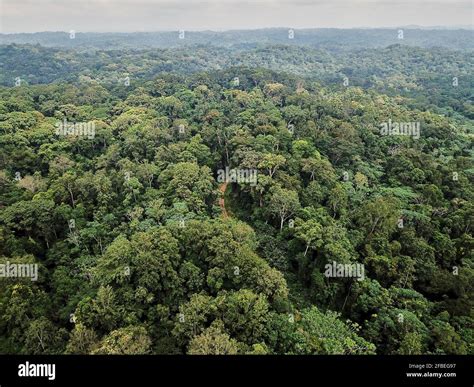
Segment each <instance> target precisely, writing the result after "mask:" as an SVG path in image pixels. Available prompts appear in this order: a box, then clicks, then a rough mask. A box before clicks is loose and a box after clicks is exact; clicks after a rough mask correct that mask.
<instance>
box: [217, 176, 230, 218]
mask: <svg viewBox="0 0 474 387" xmlns="http://www.w3.org/2000/svg"><path fill="white" fill-rule="evenodd" d="M226 189H227V183H222V184H221V185H220V186H219V191H220V192H221V194H222V196H221V197H220V198H219V206H220V207H221V211H222V216H223V218H224V219H227V218H229V214H228V213H227V210H226V209H225V199H224V194H225V190H226Z"/></svg>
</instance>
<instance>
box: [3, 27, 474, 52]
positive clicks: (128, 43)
mask: <svg viewBox="0 0 474 387" xmlns="http://www.w3.org/2000/svg"><path fill="white" fill-rule="evenodd" d="M290 29H291V28H269V29H261V30H248V31H247V30H246V31H224V32H213V31H200V32H193V31H185V33H184V39H179V31H172V32H135V33H91V32H89V33H83V32H80V31H75V38H74V39H70V33H69V32H39V33H34V34H0V44H8V43H19V44H25V43H30V44H37V43H38V44H41V45H42V46H50V47H53V46H54V47H69V48H70V47H75V48H96V49H105V50H107V49H121V48H150V47H152V48H168V47H177V46H183V45H193V44H205V45H207V46H209V45H212V46H232V45H236V44H237V45H241V46H242V47H246V48H250V47H252V46H255V45H258V44H287V43H288V42H289V41H290V43H291V44H293V45H305V46H310V47H314V48H325V49H331V50H344V49H347V48H350V49H353V48H377V47H385V46H388V45H390V44H394V43H396V42H400V43H402V44H406V45H410V46H418V47H425V48H429V47H445V48H448V49H463V50H472V49H473V48H474V39H473V34H474V32H473V30H472V29H457V30H449V29H420V28H413V27H411V28H410V27H400V28H395V29H388V28H383V29H382V28H373V29H336V28H323V29H298V30H293V31H294V38H293V39H289V36H290V35H289V33H288V31H289V30H290ZM399 30H402V31H403V39H399V36H400V35H399Z"/></svg>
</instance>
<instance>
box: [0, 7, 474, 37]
mask: <svg viewBox="0 0 474 387" xmlns="http://www.w3.org/2000/svg"><path fill="white" fill-rule="evenodd" d="M0 13H1V19H0V21H1V23H0V31H1V32H4V33H11V32H37V31H70V30H75V31H78V32H90V31H97V32H107V31H110V32H116V31H122V32H130V31H162V30H173V31H176V30H180V29H183V30H227V29H254V28H265V27H291V28H325V27H339V28H350V27H398V26H406V25H420V26H459V25H463V26H468V25H472V23H473V21H474V12H473V0H241V1H238V0H0Z"/></svg>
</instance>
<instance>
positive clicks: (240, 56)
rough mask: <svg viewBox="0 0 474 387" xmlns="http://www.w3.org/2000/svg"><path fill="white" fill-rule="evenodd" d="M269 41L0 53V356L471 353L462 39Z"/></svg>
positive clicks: (110, 38) (472, 207) (41, 47)
mask: <svg viewBox="0 0 474 387" xmlns="http://www.w3.org/2000/svg"><path fill="white" fill-rule="evenodd" d="M281 34H282V30H259V31H237V32H236V31H234V32H226V33H220V34H219V33H213V32H201V33H189V34H187V35H186V38H185V39H183V40H184V41H185V42H186V45H185V44H184V43H182V42H178V43H177V42H176V41H177V40H178V37H177V34H176V33H153V34H152V33H150V34H148V33H137V34H125V35H123V36H122V35H121V34H92V33H90V34H82V35H81V34H77V36H76V37H75V38H74V39H70V38H69V34H64V33H43V34H33V35H28V34H17V35H0V43H2V45H0V69H1V72H0V84H1V85H2V86H0V149H1V152H0V263H1V264H3V265H10V266H12V265H15V264H36V265H37V267H38V273H37V280H35V281H33V280H31V278H10V277H9V276H8V275H4V277H5V278H1V280H0V352H1V353H29V354H63V353H68V354H69V353H75V354H123V353H127V354H142V353H154V354H181V353H188V354H472V353H473V352H474V331H473V329H474V326H473V325H474V316H473V300H472V298H473V297H472V296H473V284H474V254H473V251H474V239H473V237H472V230H473V221H474V190H473V182H474V162H473V133H474V109H473V103H472V102H473V90H474V87H473V86H474V85H473V82H474V67H473V65H474V60H473V59H474V57H473V40H472V31H468V30H456V31H449V30H406V31H405V38H404V39H403V40H401V39H398V37H397V31H395V30H351V32H348V31H343V30H303V31H296V32H295V39H294V40H293V39H292V40H288V36H285V35H283V37H281ZM188 38H189V39H191V41H188V40H187V39H188ZM460 38H461V39H460ZM192 39H194V40H192ZM298 39H299V41H298ZM410 39H411V40H410ZM210 41H212V42H214V43H210ZM216 42H219V43H216ZM407 42H408V44H407ZM112 46H113V47H114V49H113V50H111V49H109V48H110V47H112ZM223 176H224V177H223ZM4 267H5V266H4ZM12 267H13V266H12Z"/></svg>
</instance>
